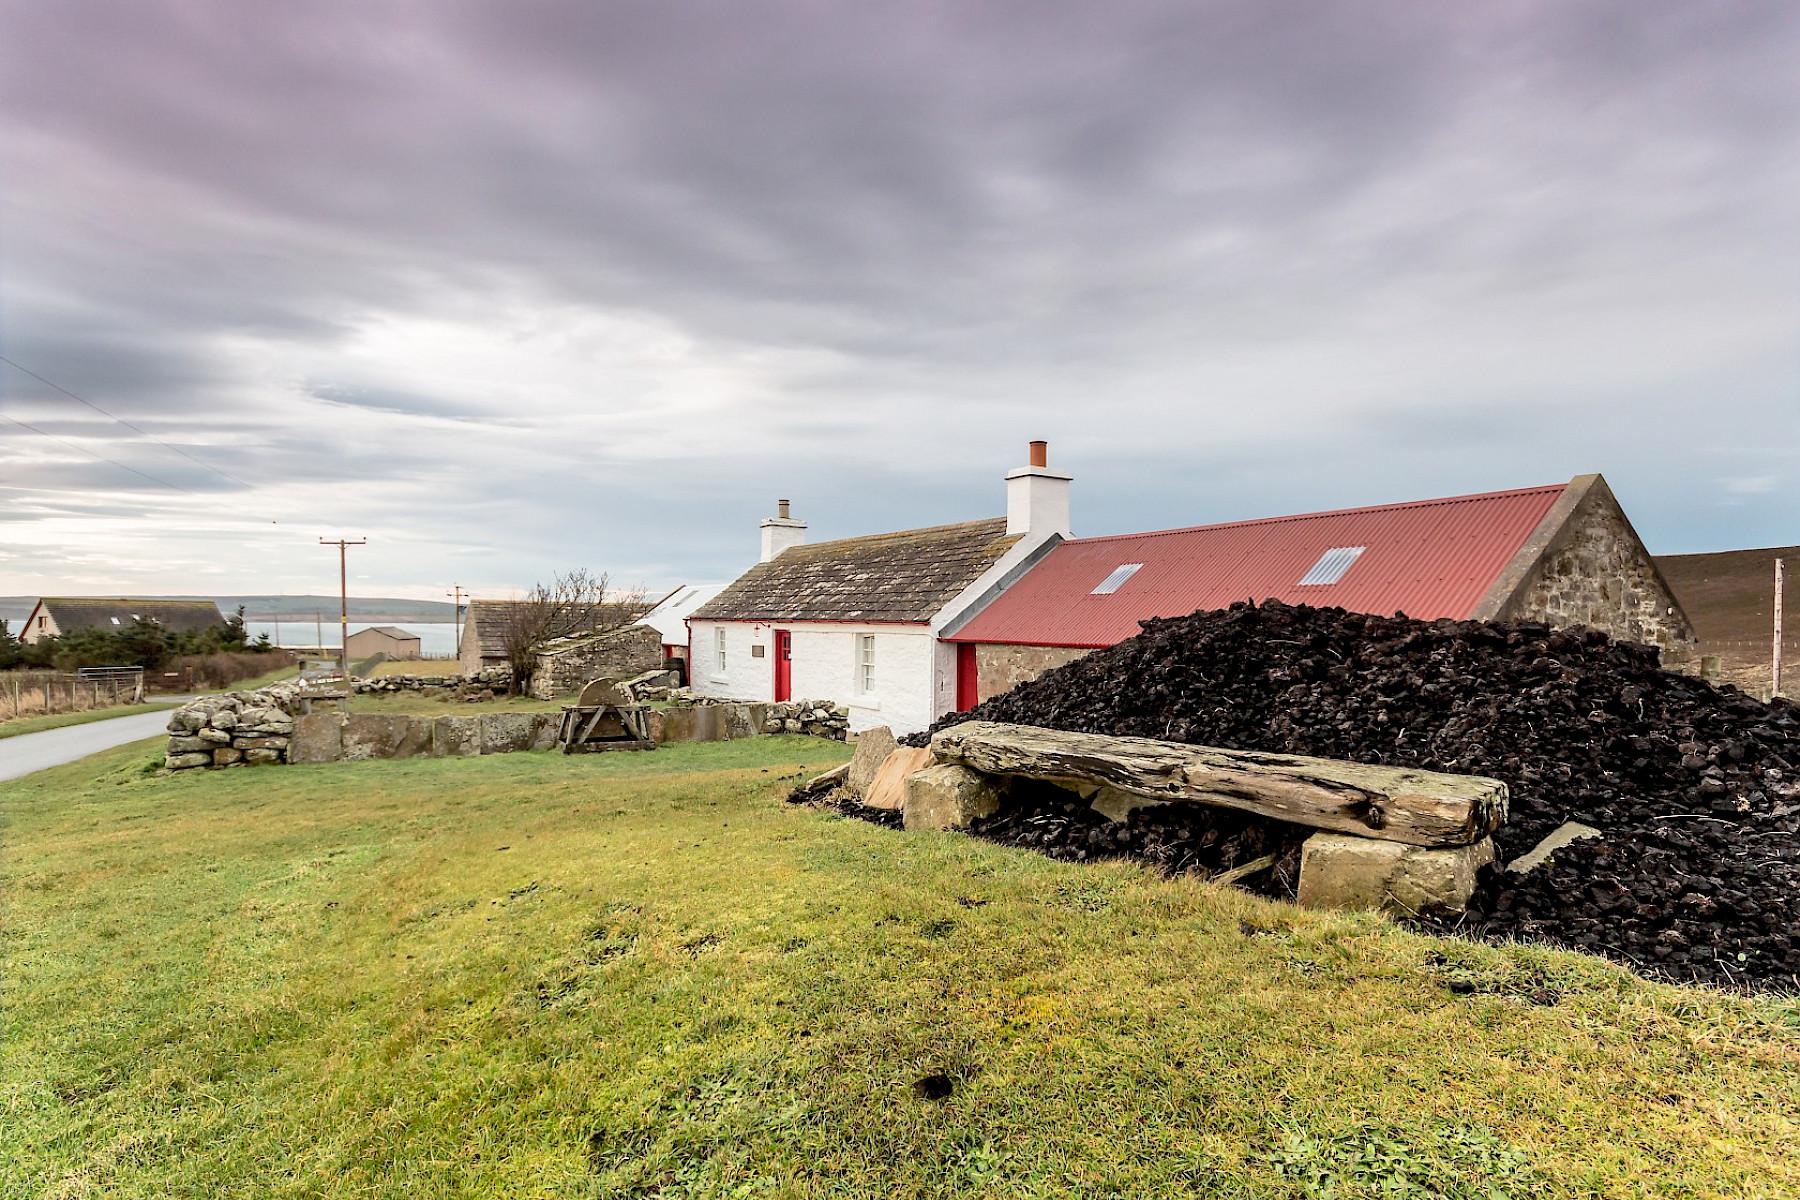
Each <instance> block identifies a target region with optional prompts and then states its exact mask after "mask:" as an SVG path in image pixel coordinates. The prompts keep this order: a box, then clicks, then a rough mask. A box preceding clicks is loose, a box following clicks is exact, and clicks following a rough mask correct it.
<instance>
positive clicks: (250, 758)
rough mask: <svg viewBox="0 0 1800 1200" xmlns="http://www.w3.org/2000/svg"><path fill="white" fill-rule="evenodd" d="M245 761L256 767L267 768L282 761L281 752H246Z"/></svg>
mask: <svg viewBox="0 0 1800 1200" xmlns="http://www.w3.org/2000/svg"><path fill="white" fill-rule="evenodd" d="M244 761H245V762H247V763H249V764H250V765H251V766H255V767H267V766H271V765H273V764H275V763H278V762H280V761H281V751H279V750H246V751H244Z"/></svg>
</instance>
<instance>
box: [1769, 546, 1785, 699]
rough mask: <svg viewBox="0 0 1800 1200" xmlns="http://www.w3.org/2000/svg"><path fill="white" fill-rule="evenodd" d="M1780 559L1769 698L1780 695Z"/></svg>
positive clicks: (1776, 561) (1776, 576) (1776, 583)
mask: <svg viewBox="0 0 1800 1200" xmlns="http://www.w3.org/2000/svg"><path fill="white" fill-rule="evenodd" d="M1781 566H1782V563H1781V560H1780V559H1779V558H1778V559H1776V560H1775V655H1774V658H1773V659H1772V660H1771V664H1770V666H1771V669H1770V671H1769V699H1771V700H1773V699H1774V698H1775V697H1777V696H1779V695H1781Z"/></svg>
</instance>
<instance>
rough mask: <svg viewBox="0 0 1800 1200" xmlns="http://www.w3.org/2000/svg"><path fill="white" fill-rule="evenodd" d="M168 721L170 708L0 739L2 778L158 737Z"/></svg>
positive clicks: (17, 775)
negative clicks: (143, 739) (127, 743)
mask: <svg viewBox="0 0 1800 1200" xmlns="http://www.w3.org/2000/svg"><path fill="white" fill-rule="evenodd" d="M168 723H169V713H168V710H167V709H163V710H160V711H158V712H147V713H132V714H131V715H130V716H129V717H114V718H112V719H111V720H109V721H90V722H89V723H87V724H86V725H65V726H63V727H62V728H61V729H46V730H44V731H43V732H42V733H22V734H20V735H19V736H18V737H9V738H0V779H17V778H18V777H19V776H21V775H29V774H31V773H32V772H33V771H41V770H43V769H44V768H45V767H56V766H61V765H62V764H63V763H68V762H74V761H75V760H76V759H78V758H86V757H87V756H88V755H90V754H98V753H99V752H100V751H102V750H111V749H112V748H113V747H114V746H123V745H124V744H125V743H126V742H135V741H138V740H140V739H142V738H147V737H155V736H156V735H157V734H159V733H161V732H162V731H163V729H164V727H165V726H167V725H168Z"/></svg>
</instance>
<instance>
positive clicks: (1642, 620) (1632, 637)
mask: <svg viewBox="0 0 1800 1200" xmlns="http://www.w3.org/2000/svg"><path fill="white" fill-rule="evenodd" d="M1497 619H1499V620H1502V621H1525V620H1536V621H1544V622H1546V623H1547V624H1550V625H1555V626H1559V627H1566V626H1570V625H1586V626H1588V627H1589V628H1591V629H1599V630H1603V631H1604V632H1605V633H1607V634H1608V635H1610V636H1611V637H1614V638H1620V639H1624V640H1626V641H1633V642H1644V643H1647V644H1649V645H1652V646H1656V647H1658V648H1659V649H1661V651H1662V659H1663V666H1664V667H1665V668H1667V669H1669V670H1681V669H1687V668H1690V667H1692V666H1695V665H1697V660H1696V658H1695V654H1696V650H1695V639H1694V631H1693V628H1692V627H1691V626H1690V625H1689V624H1688V622H1687V618H1686V617H1685V616H1683V615H1682V612H1681V609H1680V607H1679V605H1678V604H1677V603H1676V600H1675V597H1674V596H1673V595H1672V594H1671V593H1670V592H1669V590H1668V588H1667V587H1666V586H1665V585H1664V584H1663V581H1662V578H1661V576H1660V575H1659V574H1658V572H1657V570H1656V565H1655V564H1654V563H1653V562H1652V561H1651V559H1650V555H1649V554H1648V553H1647V552H1646V551H1645V550H1644V547H1643V543H1641V542H1640V541H1638V538H1637V534H1636V533H1634V532H1633V531H1632V529H1631V524H1630V522H1629V521H1628V520H1626V517H1625V514H1624V512H1623V511H1621V510H1620V508H1619V506H1618V505H1617V504H1616V503H1615V502H1613V501H1612V499H1611V498H1610V497H1609V496H1605V495H1592V496H1589V497H1588V498H1587V500H1586V501H1585V502H1584V503H1583V504H1582V505H1581V507H1580V508H1578V509H1577V510H1576V512H1575V514H1574V516H1573V517H1572V518H1570V529H1569V536H1568V538H1567V539H1566V541H1565V542H1564V544H1563V545H1562V546H1561V547H1560V548H1558V549H1556V550H1553V551H1551V552H1550V553H1548V554H1546V555H1545V556H1544V558H1543V561H1541V562H1540V563H1539V564H1538V566H1537V569H1536V570H1535V571H1534V572H1533V573H1532V576H1531V578H1530V579H1529V581H1528V582H1527V584H1526V587H1525V589H1524V590H1523V591H1522V592H1520V594H1519V595H1518V596H1517V597H1515V598H1514V599H1513V601H1512V602H1511V603H1510V604H1508V605H1507V606H1506V607H1505V608H1504V609H1502V610H1501V612H1500V614H1499V616H1498V618H1497Z"/></svg>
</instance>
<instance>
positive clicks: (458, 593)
mask: <svg viewBox="0 0 1800 1200" xmlns="http://www.w3.org/2000/svg"><path fill="white" fill-rule="evenodd" d="M450 586H451V587H452V588H454V589H455V590H454V591H450V592H445V593H444V595H446V596H449V597H450V598H451V599H452V600H454V601H455V602H456V606H455V608H453V609H452V610H451V613H452V615H451V621H452V628H454V629H455V630H456V651H455V653H454V655H453V656H452V657H455V658H461V657H462V598H463V590H462V584H460V583H453V584H451V585H450Z"/></svg>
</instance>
